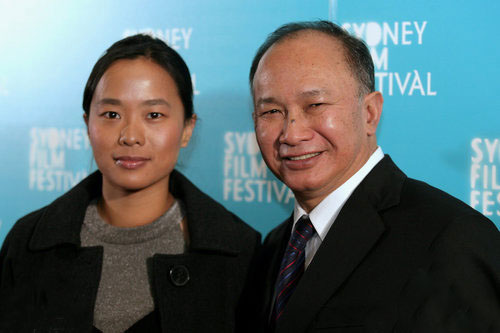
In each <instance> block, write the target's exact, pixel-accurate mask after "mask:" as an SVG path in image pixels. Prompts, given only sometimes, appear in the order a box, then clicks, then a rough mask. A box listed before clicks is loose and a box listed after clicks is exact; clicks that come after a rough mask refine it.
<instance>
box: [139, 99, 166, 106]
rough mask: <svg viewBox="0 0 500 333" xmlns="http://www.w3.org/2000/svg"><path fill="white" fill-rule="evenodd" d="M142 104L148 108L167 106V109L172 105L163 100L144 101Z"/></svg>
mask: <svg viewBox="0 0 500 333" xmlns="http://www.w3.org/2000/svg"><path fill="white" fill-rule="evenodd" d="M141 104H142V105H146V106H155V105H165V106H167V107H170V103H169V102H167V101H166V100H164V99H163V98H155V99H148V100H147V101H144V102H142V103H141Z"/></svg>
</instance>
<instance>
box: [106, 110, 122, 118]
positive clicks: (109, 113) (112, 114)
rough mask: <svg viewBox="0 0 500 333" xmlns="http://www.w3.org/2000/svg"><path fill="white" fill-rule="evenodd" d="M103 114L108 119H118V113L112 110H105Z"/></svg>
mask: <svg viewBox="0 0 500 333" xmlns="http://www.w3.org/2000/svg"><path fill="white" fill-rule="evenodd" d="M103 116H104V117H106V118H109V119H119V118H120V115H119V114H118V113H117V112H114V111H107V112H104V113H103Z"/></svg>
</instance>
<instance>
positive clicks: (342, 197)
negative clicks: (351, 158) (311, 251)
mask: <svg viewBox="0 0 500 333" xmlns="http://www.w3.org/2000/svg"><path fill="white" fill-rule="evenodd" d="M382 158H384V153H383V152H382V148H380V147H377V149H376V150H375V152H373V154H372V155H371V156H370V158H369V159H368V160H367V161H366V163H365V164H364V165H363V166H362V167H361V169H359V170H358V171H357V172H356V173H355V174H354V175H353V176H352V177H351V178H349V179H348V180H347V181H346V182H345V183H344V184H342V185H341V186H340V187H338V188H337V189H336V190H335V191H333V192H332V193H330V194H329V195H328V196H327V197H326V198H324V199H323V201H321V202H320V203H319V204H318V205H317V206H316V207H315V208H314V209H313V210H312V211H311V213H309V219H310V220H311V223H312V224H313V226H314V229H315V230H316V232H317V234H318V236H319V237H320V239H321V241H323V240H324V239H325V237H326V234H327V233H328V231H329V230H330V227H331V226H332V224H333V222H334V221H335V219H336V218H337V215H339V212H340V210H341V209H342V207H343V206H344V203H345V202H346V201H347V199H349V197H350V196H351V193H352V192H353V191H354V189H356V187H358V185H359V184H360V183H361V181H363V179H364V178H365V177H366V175H368V173H369V172H370V171H371V170H372V169H373V167H375V165H377V163H378V162H380V160H382ZM304 214H306V215H307V213H306V211H305V210H304V209H303V208H302V207H301V206H300V205H299V203H298V202H297V200H295V206H294V209H293V224H294V226H295V223H297V221H298V220H299V218H300V217H301V216H302V215H304ZM292 230H293V229H292Z"/></svg>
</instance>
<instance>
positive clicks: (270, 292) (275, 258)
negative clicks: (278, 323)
mask: <svg viewBox="0 0 500 333" xmlns="http://www.w3.org/2000/svg"><path fill="white" fill-rule="evenodd" d="M292 225H293V215H292V216H290V218H288V219H287V220H286V221H285V222H283V223H282V224H281V225H280V226H278V227H277V228H276V229H274V230H273V231H272V232H271V233H270V234H269V236H268V237H267V238H266V240H265V242H264V246H263V249H262V253H261V260H260V262H261V263H263V264H262V266H261V268H260V271H261V273H262V274H265V275H264V276H263V277H262V278H260V279H259V280H260V281H261V282H262V283H264V284H263V285H262V286H260V288H258V290H262V291H263V292H262V295H263V298H262V299H261V301H260V303H261V304H262V305H263V306H262V312H261V320H262V321H263V324H262V325H263V326H264V327H265V326H267V323H268V321H269V317H270V314H271V311H272V306H273V303H274V288H275V284H276V279H277V275H278V271H279V267H280V265H281V260H282V258H283V253H284V252H285V248H286V245H287V244H288V239H289V238H290V233H291V230H292Z"/></svg>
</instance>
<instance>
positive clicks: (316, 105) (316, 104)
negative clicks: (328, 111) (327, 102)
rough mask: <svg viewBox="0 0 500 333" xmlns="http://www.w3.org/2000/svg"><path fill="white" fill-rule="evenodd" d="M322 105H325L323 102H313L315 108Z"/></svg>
mask: <svg viewBox="0 0 500 333" xmlns="http://www.w3.org/2000/svg"><path fill="white" fill-rule="evenodd" d="M321 105H323V103H314V104H311V107H313V108H315V107H318V106H321Z"/></svg>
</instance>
